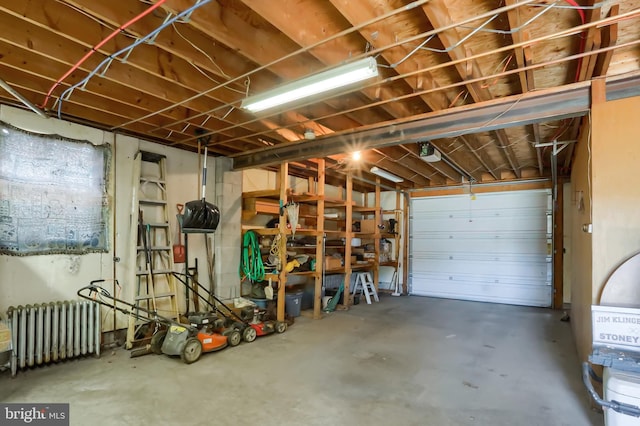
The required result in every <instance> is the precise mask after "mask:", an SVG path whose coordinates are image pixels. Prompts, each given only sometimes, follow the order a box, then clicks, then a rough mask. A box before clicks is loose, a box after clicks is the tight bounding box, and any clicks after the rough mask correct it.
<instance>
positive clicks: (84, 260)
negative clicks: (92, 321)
mask: <svg viewBox="0 0 640 426" xmlns="http://www.w3.org/2000/svg"><path fill="white" fill-rule="evenodd" d="M0 120H1V121H4V122H6V123H8V124H11V125H13V126H15V127H17V128H20V129H24V130H27V131H30V132H36V133H46V134H50V133H53V134H58V135H61V136H63V137H67V138H70V139H83V140H88V141H90V142H92V143H94V144H109V145H110V146H111V149H112V154H113V157H112V158H113V162H112V167H111V168H110V176H109V183H110V186H109V200H110V207H111V217H110V218H109V233H110V249H109V252H108V253H92V254H86V255H82V256H75V255H74V256H70V255H43V256H21V257H19V256H8V255H3V256H0V313H2V314H4V312H6V310H7V308H8V307H9V306H12V305H13V306H17V305H25V304H33V303H42V302H49V301H59V300H69V299H75V298H76V291H77V289H79V288H81V287H83V286H85V285H87V284H88V283H89V282H90V281H91V280H96V279H107V280H111V279H113V278H116V279H118V281H119V282H120V285H121V287H122V291H121V293H119V296H120V297H121V298H124V299H125V300H131V298H132V296H133V292H134V284H135V283H134V282H131V279H130V278H129V277H130V276H131V268H133V267H134V266H135V262H134V261H133V259H132V252H131V249H132V248H131V247H130V233H131V232H132V230H131V190H132V181H133V177H132V168H133V156H134V154H135V153H136V152H137V151H138V150H139V149H142V150H146V151H152V152H157V153H160V154H164V155H166V156H167V188H168V194H167V195H168V201H169V206H170V211H169V212H170V219H171V225H172V230H174V234H173V235H174V238H175V229H176V223H175V222H176V216H175V213H176V210H175V205H176V204H177V203H185V202H187V201H191V200H194V199H198V198H200V188H199V187H198V174H199V172H200V167H201V166H200V164H199V161H198V156H197V154H195V153H191V152H187V151H183V150H179V149H175V148H171V147H167V146H163V145H159V144H155V143H151V142H148V141H143V140H140V139H136V138H132V137H129V136H122V135H116V134H113V133H110V132H105V131H102V130H98V129H94V128H90V127H87V126H81V125H78V124H74V123H69V122H65V121H60V120H56V119H53V118H50V119H44V118H41V117H39V116H37V115H35V114H33V113H29V112H26V111H23V110H19V109H15V108H11V107H7V106H3V105H0ZM52 155H55V153H53V152H52ZM207 168H208V174H207V176H208V179H207V180H208V182H207V193H206V198H207V199H208V200H210V201H212V202H213V200H215V199H216V198H215V188H216V185H215V182H214V176H215V173H214V172H215V170H214V161H209V162H208V167H207ZM235 196H236V197H239V195H237V194H236V195H235ZM221 213H222V215H224V211H222V212H221ZM238 222H239V219H238ZM238 226H239V225H238ZM133 232H137V230H136V229H134V230H133ZM197 237H200V236H197ZM204 244H205V240H204V238H192V239H191V240H190V241H189V257H190V266H193V265H194V259H195V258H196V257H197V258H198V259H199V262H198V264H199V265H198V266H199V271H198V272H199V277H200V282H202V283H203V284H204V285H205V286H208V285H209V280H208V273H207V262H206V251H205V249H204ZM238 252H239V249H238ZM114 257H117V258H119V259H120V261H119V262H113V259H114ZM76 263H77V266H78V268H77V270H74V268H72V266H74V265H75V264H76ZM183 266H184V265H183V264H180V265H176V270H179V271H180V270H182V268H183ZM231 267H233V266H231ZM235 268H237V264H236V265H235ZM226 285H227V286H229V285H236V283H235V282H234V283H231V284H230V283H226ZM237 286H238V288H239V280H238V281H237ZM179 290H182V289H180V288H179ZM178 293H179V302H180V304H179V306H180V307H181V309H182V310H184V309H185V307H184V306H183V304H184V303H182V300H183V299H182V295H183V294H184V291H179V292H178ZM105 317H106V320H105V329H106V330H108V329H111V328H112V327H113V323H112V321H111V320H112V318H111V316H110V315H106V316H105ZM124 326H126V322H120V320H119V321H118V328H120V327H124Z"/></svg>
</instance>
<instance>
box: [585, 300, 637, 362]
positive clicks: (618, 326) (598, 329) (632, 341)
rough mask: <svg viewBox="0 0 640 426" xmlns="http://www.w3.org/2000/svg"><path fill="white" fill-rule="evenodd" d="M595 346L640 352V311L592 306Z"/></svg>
mask: <svg viewBox="0 0 640 426" xmlns="http://www.w3.org/2000/svg"><path fill="white" fill-rule="evenodd" d="M591 322H592V325H593V327H592V328H593V346H594V347H595V346H606V347H609V348H618V349H624V350H628V351H636V352H640V309H634V308H618V307H615V306H591Z"/></svg>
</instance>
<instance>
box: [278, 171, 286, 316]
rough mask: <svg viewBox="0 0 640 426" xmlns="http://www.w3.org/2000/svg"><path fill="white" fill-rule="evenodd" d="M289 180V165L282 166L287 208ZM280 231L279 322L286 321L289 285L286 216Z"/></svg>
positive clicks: (280, 178)
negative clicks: (286, 291) (285, 310)
mask: <svg viewBox="0 0 640 426" xmlns="http://www.w3.org/2000/svg"><path fill="white" fill-rule="evenodd" d="M288 180H289V163H282V164H280V170H279V172H278V180H277V185H278V189H279V190H280V202H282V205H283V206H285V205H286V204H287V186H288V185H287V184H288ZM279 231H280V265H281V269H280V274H279V276H278V304H277V306H278V309H277V319H278V321H284V307H285V296H286V294H285V291H284V290H285V286H286V284H287V272H286V271H285V265H286V264H287V217H286V216H285V215H284V214H281V215H280V223H279Z"/></svg>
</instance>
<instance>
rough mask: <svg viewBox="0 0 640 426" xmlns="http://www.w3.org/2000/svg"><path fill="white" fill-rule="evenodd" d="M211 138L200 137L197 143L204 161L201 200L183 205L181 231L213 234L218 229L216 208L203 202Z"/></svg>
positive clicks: (200, 132) (199, 130) (217, 211)
mask: <svg viewBox="0 0 640 426" xmlns="http://www.w3.org/2000/svg"><path fill="white" fill-rule="evenodd" d="M203 132H204V131H203V130H202V129H198V130H196V134H202V133H203ZM210 140H211V136H208V137H206V138H205V137H200V138H198V141H200V142H202V143H203V145H204V161H203V163H202V198H201V199H199V200H195V201H189V202H188V203H186V204H185V205H184V208H185V210H184V215H183V216H182V230H183V231H184V230H187V231H191V232H213V231H215V230H216V229H217V228H218V223H219V222H220V210H219V209H218V207H216V206H214V205H213V204H211V203H208V202H207V201H206V200H205V193H206V188H207V145H208V144H209V141H210Z"/></svg>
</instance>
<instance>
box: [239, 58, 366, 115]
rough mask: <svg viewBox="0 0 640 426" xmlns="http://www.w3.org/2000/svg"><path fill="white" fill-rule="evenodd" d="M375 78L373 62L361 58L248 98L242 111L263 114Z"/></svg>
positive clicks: (243, 102)
mask: <svg viewBox="0 0 640 426" xmlns="http://www.w3.org/2000/svg"><path fill="white" fill-rule="evenodd" d="M377 75H378V64H377V63H376V60H375V59H374V58H364V59H360V60H359V61H355V62H351V63H348V64H345V65H342V66H339V67H336V68H332V69H330V70H327V71H324V72H321V73H318V74H314V75H311V76H309V77H305V78H302V79H300V80H296V81H292V82H291V83H287V84H284V85H282V86H279V87H276V88H274V89H271V90H268V91H266V92H264V93H261V94H258V95H255V96H250V97H248V98H245V99H244V100H243V101H242V105H241V107H242V108H244V109H247V110H249V111H251V112H259V111H264V110H266V109H269V108H273V107H276V106H279V105H283V104H286V103H289V102H293V101H297V100H300V99H304V98H308V97H310V96H313V95H317V94H318V93H323V92H328V91H329V90H333V89H337V88H340V87H345V86H348V85H350V84H353V83H357V82H359V81H362V80H366V79H368V78H371V77H375V76H377Z"/></svg>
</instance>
